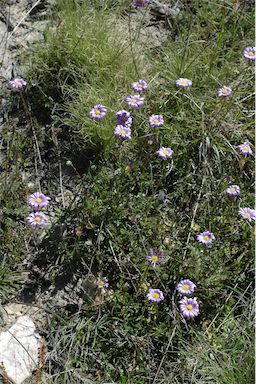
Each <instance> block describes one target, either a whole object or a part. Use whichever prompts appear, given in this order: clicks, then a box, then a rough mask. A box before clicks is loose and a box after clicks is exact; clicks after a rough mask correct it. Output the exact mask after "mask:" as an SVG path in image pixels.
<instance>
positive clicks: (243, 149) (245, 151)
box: [237, 142, 252, 155]
mask: <svg viewBox="0 0 256 384" xmlns="http://www.w3.org/2000/svg"><path fill="white" fill-rule="evenodd" d="M237 148H238V150H239V152H240V153H242V155H251V154H252V149H251V147H250V144H249V143H247V142H245V143H243V144H240V145H238V146H237Z"/></svg>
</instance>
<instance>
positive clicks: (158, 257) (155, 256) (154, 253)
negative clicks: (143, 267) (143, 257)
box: [147, 248, 164, 267]
mask: <svg viewBox="0 0 256 384" xmlns="http://www.w3.org/2000/svg"><path fill="white" fill-rule="evenodd" d="M147 258H148V260H149V261H150V264H151V265H153V267H155V266H156V265H157V264H161V263H162V262H163V261H164V258H163V254H162V253H161V252H160V251H158V250H157V249H155V248H151V249H150V252H149V254H148V255H147Z"/></svg>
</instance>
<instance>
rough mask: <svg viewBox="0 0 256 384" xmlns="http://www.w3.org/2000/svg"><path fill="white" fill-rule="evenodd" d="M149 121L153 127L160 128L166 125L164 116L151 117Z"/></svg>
mask: <svg viewBox="0 0 256 384" xmlns="http://www.w3.org/2000/svg"><path fill="white" fill-rule="evenodd" d="M148 121H149V124H150V125H151V127H160V125H163V123H164V118H163V116H162V115H151V116H150V117H149V119H148Z"/></svg>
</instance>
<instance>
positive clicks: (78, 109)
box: [30, 0, 146, 152]
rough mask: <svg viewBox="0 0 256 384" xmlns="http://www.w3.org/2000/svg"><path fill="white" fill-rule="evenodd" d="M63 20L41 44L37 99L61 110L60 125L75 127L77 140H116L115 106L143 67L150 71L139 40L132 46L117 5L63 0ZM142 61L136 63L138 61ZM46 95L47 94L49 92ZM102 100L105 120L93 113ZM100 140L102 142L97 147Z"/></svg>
mask: <svg viewBox="0 0 256 384" xmlns="http://www.w3.org/2000/svg"><path fill="white" fill-rule="evenodd" d="M58 5H59V22H58V24H57V26H56V28H54V29H53V30H49V31H48V33H47V34H46V36H45V42H44V44H43V45H40V46H39V48H37V49H36V51H35V54H34V55H33V63H32V68H31V74H30V76H31V77H32V78H36V79H37V82H38V85H37V87H34V88H33V89H31V91H33V92H32V94H31V97H32V100H33V103H32V104H35V105H34V106H33V108H34V109H35V108H36V111H37V109H38V108H37V107H36V104H37V103H41V104H42V97H43V100H44V104H45V105H46V106H48V104H49V106H50V107H51V108H52V107H53V106H54V108H55V110H57V112H58V113H57V116H55V119H57V122H58V125H59V126H60V127H61V128H62V133H61V134H62V135H63V136H65V132H66V134H67V132H69V138H70V133H71V132H72V141H74V142H75V145H79V146H80V147H85V148H86V149H87V150H88V149H90V148H93V149H94V151H96V152H98V151H100V150H102V149H103V150H104V147H105V146H106V145H109V144H110V143H111V142H113V140H112V137H113V129H114V123H113V112H114V111H115V110H116V109H117V108H120V103H121V100H123V99H124V97H125V96H126V95H127V93H129V92H130V87H131V82H132V81H135V80H136V79H137V77H138V73H137V71H138V70H139V71H140V73H143V72H145V70H146V68H143V67H144V66H145V65H144V64H145V60H144V56H142V55H140V51H139V48H140V46H139V45H138V44H135V46H134V47H133V50H132V55H131V47H130V36H129V31H128V27H127V26H125V25H124V23H123V22H122V21H120V18H119V17H118V14H116V13H113V9H108V7H107V5H106V4H105V6H103V7H100V6H99V7H92V6H91V5H90V6H88V5H87V4H86V2H84V3H81V5H78V4H75V2H73V1H69V0H68V1H59V3H58ZM135 61H136V68H135V66H134V62H135ZM43 95H45V96H43ZM96 104H103V105H106V106H107V107H108V110H109V112H110V113H108V115H107V116H106V118H105V119H104V124H98V123H97V122H94V121H92V120H91V119H90V118H89V116H88V113H89V111H90V109H91V108H92V107H93V106H94V105H96ZM95 146H96V148H95Z"/></svg>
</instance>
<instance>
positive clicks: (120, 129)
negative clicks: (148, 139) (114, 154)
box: [114, 125, 131, 139]
mask: <svg viewBox="0 0 256 384" xmlns="http://www.w3.org/2000/svg"><path fill="white" fill-rule="evenodd" d="M114 134H115V136H118V137H121V138H122V139H131V128H130V127H124V126H123V125H117V126H116V127H115V132H114Z"/></svg>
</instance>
